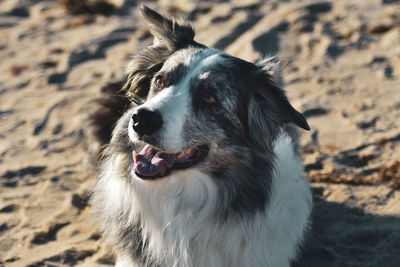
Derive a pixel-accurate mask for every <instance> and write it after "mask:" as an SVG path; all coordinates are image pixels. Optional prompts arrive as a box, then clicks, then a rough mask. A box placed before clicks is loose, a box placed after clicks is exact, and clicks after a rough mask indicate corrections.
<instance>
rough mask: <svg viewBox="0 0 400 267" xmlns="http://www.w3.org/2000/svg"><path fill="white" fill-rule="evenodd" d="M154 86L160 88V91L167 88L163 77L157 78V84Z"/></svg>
mask: <svg viewBox="0 0 400 267" xmlns="http://www.w3.org/2000/svg"><path fill="white" fill-rule="evenodd" d="M154 85H155V86H156V87H157V88H159V89H162V88H164V86H165V84H164V78H163V77H161V76H159V77H157V78H156V80H155V82H154Z"/></svg>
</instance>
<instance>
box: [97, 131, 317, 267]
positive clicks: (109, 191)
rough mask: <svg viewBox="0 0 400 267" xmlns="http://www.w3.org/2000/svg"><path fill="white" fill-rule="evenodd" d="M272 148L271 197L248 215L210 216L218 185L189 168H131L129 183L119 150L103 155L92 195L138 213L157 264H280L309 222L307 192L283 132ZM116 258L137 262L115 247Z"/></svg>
mask: <svg viewBox="0 0 400 267" xmlns="http://www.w3.org/2000/svg"><path fill="white" fill-rule="evenodd" d="M274 152H275V153H276V171H275V176H274V177H273V185H272V188H271V199H270V202H269V204H268V205H267V209H266V212H264V213H258V214H256V215H255V216H254V217H252V218H250V219H247V218H244V219H243V220H235V219H230V220H228V221H227V222H226V223H224V224H221V223H219V222H217V221H216V220H214V218H213V216H214V215H213V214H214V211H215V207H216V200H217V185H216V184H215V182H214V181H213V179H211V178H210V177H208V176H207V175H205V174H203V173H201V172H199V171H198V170H196V169H195V168H191V169H186V170H182V171H174V172H173V173H172V174H171V175H169V176H168V177H165V178H164V179H161V180H157V181H148V180H142V179H139V178H135V176H134V174H133V173H132V174H131V175H132V177H133V179H132V182H131V184H128V181H127V180H126V178H125V177H122V174H120V173H118V170H122V169H123V168H122V167H121V166H120V164H122V162H124V161H123V160H122V158H121V157H122V156H121V155H111V157H110V158H108V159H107V161H106V163H105V165H104V168H103V174H102V175H101V179H100V181H99V183H98V185H97V188H96V192H97V197H98V199H95V203H96V205H103V206H102V209H103V210H107V213H106V216H109V219H112V216H118V212H120V211H125V212H129V216H128V217H129V219H128V221H127V222H126V224H127V225H129V224H130V223H132V222H134V221H135V220H136V219H137V217H138V216H140V218H141V220H142V227H143V238H144V239H146V240H147V242H148V245H149V250H150V251H151V254H153V255H156V257H157V259H158V260H159V262H160V263H161V266H176V267H178V266H179V267H181V266H196V267H201V266H207V267H210V266H212V267H223V266H232V267H235V266H237V267H243V266H255V267H257V266H260V267H261V266H267V267H268V266H269V267H287V266H289V264H290V260H291V259H293V258H294V256H295V255H296V250H297V248H298V245H299V244H300V243H301V241H302V237H303V234H304V231H305V229H306V228H307V225H308V218H309V215H310V211H311V193H310V189H309V187H308V184H307V182H306V181H305V180H304V179H303V169H302V165H301V163H300V159H299V157H298V155H297V154H296V153H294V151H293V148H292V144H291V143H290V141H289V139H288V138H286V137H285V136H281V137H279V139H278V141H277V142H276V144H275V147H274ZM99 196H100V197H99ZM114 218H115V217H114ZM107 231H113V229H112V227H107ZM108 234H111V235H112V233H110V232H109V233H108ZM116 266H118V267H130V266H136V265H135V263H133V262H130V261H129V259H128V258H127V257H124V255H122V254H121V255H119V257H118V258H117V265H116Z"/></svg>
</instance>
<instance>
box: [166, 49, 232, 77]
mask: <svg viewBox="0 0 400 267" xmlns="http://www.w3.org/2000/svg"><path fill="white" fill-rule="evenodd" d="M223 55H224V53H223V52H222V51H218V50H216V49H212V48H201V49H199V48H194V47H190V48H186V49H182V50H179V51H177V52H175V53H174V54H173V55H172V56H171V57H169V58H168V59H167V60H166V61H165V63H164V65H163V67H162V69H163V71H165V72H170V71H173V70H175V69H178V68H184V69H185V70H186V71H185V73H189V72H192V73H193V71H194V70H196V71H197V72H200V71H202V70H205V69H207V68H212V66H213V65H215V64H217V63H221V62H222V61H223V60H224V59H225V58H224V56H223Z"/></svg>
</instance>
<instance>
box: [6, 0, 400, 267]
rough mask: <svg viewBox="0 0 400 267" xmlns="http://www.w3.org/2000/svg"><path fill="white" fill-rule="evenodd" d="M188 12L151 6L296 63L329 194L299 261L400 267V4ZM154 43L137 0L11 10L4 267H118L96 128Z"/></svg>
mask: <svg viewBox="0 0 400 267" xmlns="http://www.w3.org/2000/svg"><path fill="white" fill-rule="evenodd" d="M213 2H214V1H213ZM177 3H178V1H176V3H174V1H167V0H165V1H159V2H158V3H157V2H155V1H151V2H150V5H151V6H152V7H155V8H156V9H157V10H159V11H160V12H167V11H170V12H172V13H174V14H178V15H183V14H186V15H185V16H187V17H188V18H189V19H190V20H191V21H192V22H193V24H194V25H195V27H196V29H197V33H198V34H197V40H198V41H200V42H203V43H205V44H207V45H209V46H214V47H216V48H219V49H224V50H226V51H227V52H229V53H231V54H233V55H235V56H238V57H241V58H244V59H246V60H256V59H258V58H260V56H262V55H266V54H276V53H279V55H280V57H281V58H282V59H283V62H284V63H285V66H284V69H283V76H284V80H285V82H286V89H287V91H288V95H289V97H290V99H291V100H292V103H293V104H294V106H295V107H296V108H298V109H299V110H301V111H302V112H304V114H305V116H306V117H307V119H308V121H309V123H310V125H311V127H312V131H311V132H310V133H308V132H307V133H306V132H304V133H302V142H301V144H302V153H303V155H304V159H305V163H306V172H307V175H308V177H309V178H310V179H311V181H312V187H313V190H314V198H315V208H314V212H313V231H312V232H311V234H310V235H309V239H308V241H307V242H306V245H305V248H304V249H303V251H302V254H301V257H300V259H299V260H298V262H296V263H294V264H293V266H315V267H320V266H324V267H326V266H383V267H386V266H400V217H399V215H400V191H398V189H399V186H400V162H399V159H400V158H399V156H400V146H399V143H400V119H399V118H400V83H399V81H400V80H399V79H400V1H396V0H391V1H390V0H358V1H357V0H347V1H345V0H339V1H334V2H333V1H332V2H329V1H300V0H299V1H294V0H293V1H290V0H286V1H283V0H282V1H278V0H271V1H262V2H257V1H244V0H243V1H235V0H231V1H220V3H218V4H215V3H212V2H211V1H210V2H198V3H195V2H194V1H193V2H191V1H189V0H186V1H180V2H179V4H177ZM149 42H151V38H150V37H149V33H148V31H147V30H146V27H145V26H144V25H143V22H142V21H141V19H140V18H139V16H138V14H137V12H136V7H135V2H134V1H132V2H129V1H127V2H125V3H123V6H122V8H120V9H117V10H115V11H113V12H111V13H110V14H109V15H108V16H103V15H94V14H83V15H69V14H67V13H66V12H65V9H64V8H62V6H61V5H60V4H59V3H58V2H57V1H37V0H3V1H0V59H1V62H0V266H108V265H110V264H112V262H113V259H112V256H111V254H110V253H109V252H108V251H109V248H107V247H106V246H105V245H104V244H103V242H102V241H101V236H100V235H99V233H98V231H97V229H96V227H95V223H94V222H93V220H92V218H91V215H90V204H88V203H87V198H88V192H89V190H90V188H91V187H92V186H93V184H94V183H95V179H94V178H93V173H92V171H91V170H90V167H89V165H88V164H87V160H86V159H87V153H86V151H87V146H86V143H85V140H86V138H85V119H86V116H87V114H88V112H89V110H90V108H91V104H90V101H92V100H93V99H94V98H96V97H97V96H99V95H100V94H101V92H102V91H107V88H109V87H110V86H114V87H115V86H120V84H121V83H122V82H123V79H124V70H125V66H126V64H127V62H128V60H129V56H130V55H131V54H133V53H134V52H135V51H137V50H138V49H140V48H141V47H143V46H144V45H146V44H148V43H149Z"/></svg>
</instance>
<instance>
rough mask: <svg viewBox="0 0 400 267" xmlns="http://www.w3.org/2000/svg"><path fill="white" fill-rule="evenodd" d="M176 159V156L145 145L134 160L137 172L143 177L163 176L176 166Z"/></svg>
mask: <svg viewBox="0 0 400 267" xmlns="http://www.w3.org/2000/svg"><path fill="white" fill-rule="evenodd" d="M175 158H176V156H175V154H169V153H166V152H161V151H159V150H156V149H154V148H153V147H152V146H150V145H145V146H144V147H143V149H142V150H141V151H140V152H139V153H137V154H136V156H135V158H134V160H135V168H136V172H137V173H138V174H140V175H142V176H149V177H150V176H156V175H160V176H163V175H165V174H167V172H168V171H169V169H170V168H171V167H172V166H173V165H174V162H175Z"/></svg>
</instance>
